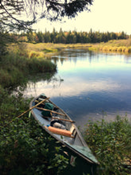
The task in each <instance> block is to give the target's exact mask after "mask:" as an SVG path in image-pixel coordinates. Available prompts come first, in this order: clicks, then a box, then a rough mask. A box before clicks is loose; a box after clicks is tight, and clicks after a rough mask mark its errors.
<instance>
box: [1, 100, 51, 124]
mask: <svg viewBox="0 0 131 175" xmlns="http://www.w3.org/2000/svg"><path fill="white" fill-rule="evenodd" d="M49 98H50V97H48V98H46V99H44V100H43V101H40V102H39V103H37V104H36V105H35V106H33V107H32V108H29V109H28V110H27V111H24V112H23V113H22V114H20V115H19V116H17V117H16V118H20V117H21V116H22V115H24V114H25V113H27V112H29V111H31V110H32V109H34V108H35V107H37V106H38V105H40V104H41V103H43V102H44V101H46V100H48V99H49ZM11 122H13V120H11V121H10V122H9V123H7V124H6V125H5V126H7V125H8V124H10V123H11ZM5 126H4V127H5Z"/></svg>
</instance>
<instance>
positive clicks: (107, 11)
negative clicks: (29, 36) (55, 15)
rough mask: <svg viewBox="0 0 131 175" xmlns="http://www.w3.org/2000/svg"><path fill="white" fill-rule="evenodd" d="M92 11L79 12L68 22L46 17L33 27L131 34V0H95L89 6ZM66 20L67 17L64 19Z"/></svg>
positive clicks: (43, 29) (42, 29) (40, 29)
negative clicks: (55, 20) (51, 19)
mask: <svg viewBox="0 0 131 175" xmlns="http://www.w3.org/2000/svg"><path fill="white" fill-rule="evenodd" d="M89 8H90V10H91V11H90V12H88V11H86V12H82V13H79V14H78V16H76V17H75V18H73V19H70V20H69V19H67V20H66V22H50V21H47V20H46V19H43V20H41V21H39V22H38V23H37V24H34V25H33V29H36V30H37V31H42V32H44V31H45V29H46V30H47V31H50V32H51V31H52V30H53V28H55V29H56V30H57V31H59V30H60V28H62V30H63V31H69V30H71V31H73V30H76V31H77V32H82V31H86V32H89V31H90V29H92V30H93V31H99V32H122V31H124V32H125V33H126V34H131V19H130V18H131V0H124V1H123V0H94V2H93V5H92V6H89ZM64 20H65V19H64Z"/></svg>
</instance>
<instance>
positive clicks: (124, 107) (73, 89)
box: [24, 49, 131, 127]
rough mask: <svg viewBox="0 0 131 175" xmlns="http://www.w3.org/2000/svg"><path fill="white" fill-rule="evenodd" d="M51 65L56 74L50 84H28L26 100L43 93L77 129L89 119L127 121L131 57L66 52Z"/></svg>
mask: <svg viewBox="0 0 131 175" xmlns="http://www.w3.org/2000/svg"><path fill="white" fill-rule="evenodd" d="M51 61H52V62H54V63H55V64H57V70H58V71H57V73H56V74H55V75H54V76H53V77H52V78H51V79H50V81H44V80H42V79H41V80H39V81H38V82H36V83H33V82H28V84H27V88H26V89H25V91H24V94H25V95H26V96H38V95H39V94H41V93H45V94H46V96H48V97H50V98H51V100H52V101H53V102H54V103H56V104H57V105H58V106H59V107H61V108H62V109H63V110H65V112H67V114H68V115H69V116H70V117H71V118H72V120H75V121H76V125H77V126H81V127H83V126H84V125H85V124H86V123H87V122H88V120H89V119H90V120H93V121H94V120H100V119H101V118H103V117H104V118H105V119H106V120H108V121H110V120H114V119H115V117H116V115H117V114H119V115H121V116H125V115H126V114H127V116H128V118H131V55H128V56H127V55H120V54H114V53H112V54H109V53H108V54H106V53H94V52H88V50H86V49H66V50H65V51H63V52H62V53H60V54H58V55H56V56H52V58H51Z"/></svg>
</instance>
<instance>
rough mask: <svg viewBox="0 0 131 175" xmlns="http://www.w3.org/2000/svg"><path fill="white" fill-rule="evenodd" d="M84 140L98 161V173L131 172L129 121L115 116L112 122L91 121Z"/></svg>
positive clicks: (120, 173) (122, 173) (130, 125)
mask: <svg viewBox="0 0 131 175" xmlns="http://www.w3.org/2000/svg"><path fill="white" fill-rule="evenodd" d="M85 140H86V142H87V144H88V145H89V146H90V148H91V150H92V151H93V152H94V154H95V155H96V157H97V159H98V161H99V162H100V167H99V169H98V174H101V175H105V174H106V175H112V174H115V175H127V174H130V173H129V172H131V122H130V121H129V120H128V119H127V118H126V117H125V118H121V117H120V116H116V120H115V121H113V122H110V123H108V122H106V121H105V120H104V119H102V121H97V122H91V121H89V123H88V124H87V126H86V130H85Z"/></svg>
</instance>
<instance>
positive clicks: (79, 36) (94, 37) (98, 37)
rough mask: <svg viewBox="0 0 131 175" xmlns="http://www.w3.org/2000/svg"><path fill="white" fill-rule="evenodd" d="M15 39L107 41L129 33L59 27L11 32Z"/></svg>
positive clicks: (67, 41)
mask: <svg viewBox="0 0 131 175" xmlns="http://www.w3.org/2000/svg"><path fill="white" fill-rule="evenodd" d="M13 35H14V37H16V39H18V40H20V41H26V42H31V43H49V42H50V43H64V44H73V43H74V44H75V43H99V42H107V41H109V40H118V39H127V38H129V35H127V34H126V33H124V32H120V33H114V32H93V31H92V29H91V30H90V31H89V32H77V31H69V32H66V31H62V29H60V31H59V32H57V31H56V30H55V29H53V31H52V32H49V31H46V30H45V32H44V33H43V32H27V33H22V34H21V35H15V34H13Z"/></svg>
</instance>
